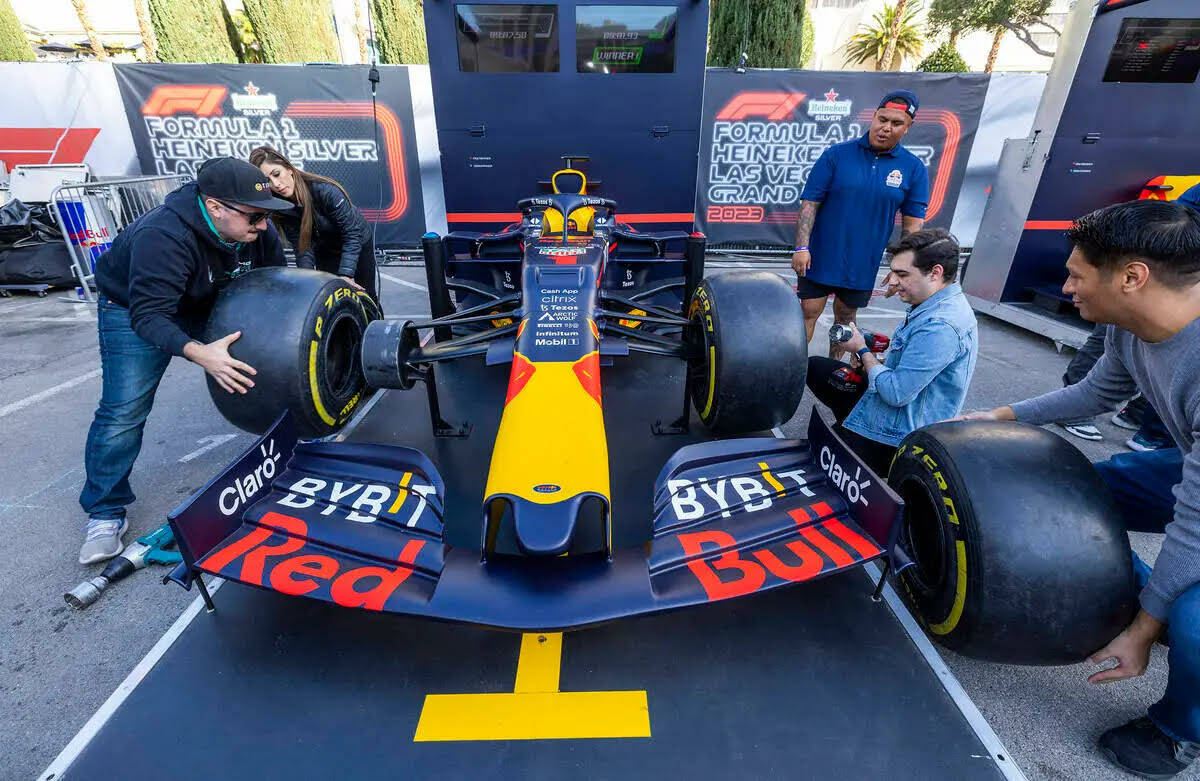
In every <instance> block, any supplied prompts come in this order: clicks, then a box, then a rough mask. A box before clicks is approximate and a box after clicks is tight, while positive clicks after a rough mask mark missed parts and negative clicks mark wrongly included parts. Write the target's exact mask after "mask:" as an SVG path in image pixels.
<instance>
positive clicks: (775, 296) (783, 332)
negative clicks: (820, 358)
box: [688, 271, 808, 435]
mask: <svg viewBox="0 0 1200 781" xmlns="http://www.w3.org/2000/svg"><path fill="white" fill-rule="evenodd" d="M688 317H689V319H690V320H692V321H693V323H694V324H695V325H694V326H693V332H694V334H695V335H696V339H697V343H699V344H702V346H703V350H702V351H701V354H700V357H698V358H696V359H693V360H692V361H691V363H690V365H689V372H690V374H691V381H692V403H693V405H694V406H695V408H696V411H697V412H698V413H699V414H700V419H701V421H703V423H704V425H705V426H707V427H708V428H710V429H711V430H712V431H714V432H716V433H717V434H722V435H734V434H748V433H752V432H756V431H767V430H769V429H771V428H774V427H775V426H778V425H780V424H782V423H785V422H787V421H788V420H790V419H791V417H792V416H793V415H794V414H796V408H797V407H798V406H799V405H800V399H801V397H802V396H803V395H804V376H805V373H806V372H807V371H808V343H807V341H806V338H805V336H806V334H805V330H804V312H803V310H802V309H801V308H800V302H799V301H797V300H796V295H795V292H794V291H793V290H792V288H791V286H790V285H788V284H787V283H786V282H784V281H783V279H781V278H780V277H779V276H778V275H777V274H772V273H771V272H768V271H731V272H728V273H725V274H719V275H716V276H712V277H708V278H706V279H705V280H703V281H702V282H701V283H700V285H699V286H698V287H697V288H696V292H695V294H694V295H693V296H692V300H691V303H690V304H689V306H688ZM710 372H711V373H710Z"/></svg>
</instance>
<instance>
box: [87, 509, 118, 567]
mask: <svg viewBox="0 0 1200 781" xmlns="http://www.w3.org/2000/svg"><path fill="white" fill-rule="evenodd" d="M127 531H129V521H126V520H125V519H123V518H122V519H117V518H107V519H103V520H101V519H96V518H93V519H91V520H89V521H88V527H87V537H86V538H84V541H83V547H82V548H80V549H79V563H80V564H95V563H96V562H98V561H106V560H108V559H112V558H116V557H117V556H119V555H121V551H123V550H125V543H124V542H122V541H121V535H122V534H124V533H125V532H127Z"/></svg>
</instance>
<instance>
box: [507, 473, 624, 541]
mask: <svg viewBox="0 0 1200 781" xmlns="http://www.w3.org/2000/svg"><path fill="white" fill-rule="evenodd" d="M539 487H541V486H539ZM599 498H600V497H597V496H596V495H595V494H590V493H582V494H577V495H575V496H572V497H568V498H566V499H564V500H562V501H559V502H550V503H547V504H542V503H539V502H531V501H529V500H527V499H522V498H520V497H517V496H513V495H511V494H508V495H505V496H504V499H505V500H506V501H507V502H508V507H509V510H510V512H511V513H512V523H513V536H514V537H515V538H516V543H517V547H518V549H519V550H520V551H521V553H522V554H524V555H526V556H561V555H562V554H564V553H566V552H567V551H568V550H570V551H572V552H574V553H579V552H580V551H581V546H582V548H583V549H586V550H595V549H607V546H606V545H605V544H604V543H600V544H598V545H593V543H595V540H593V539H592V538H593V537H595V536H596V535H597V532H598V529H596V528H592V527H594V526H595V527H600V526H602V525H603V524H604V523H605V518H606V516H607V502H604V501H600V502H599V504H597V503H596V501H595V500H596V499H599ZM589 499H591V500H592V501H589ZM600 536H601V537H605V536H606V535H604V534H602V533H601V534H600Z"/></svg>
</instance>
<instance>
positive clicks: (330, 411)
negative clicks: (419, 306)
mask: <svg viewBox="0 0 1200 781" xmlns="http://www.w3.org/2000/svg"><path fill="white" fill-rule="evenodd" d="M380 316H381V313H380V311H379V308H378V306H377V305H376V304H375V302H374V301H372V300H371V297H370V296H368V295H367V294H366V293H361V292H358V291H356V290H355V289H354V288H353V287H351V286H350V285H349V284H347V283H346V281H345V280H343V279H341V278H340V277H336V276H334V275H333V274H327V273H325V272H323V271H311V270H308V269H295V268H264V269H258V270H255V271H251V272H249V273H247V274H244V275H242V276H240V277H238V278H237V279H235V280H234V281H233V282H231V283H230V284H229V286H228V287H226V288H225V289H224V290H223V291H222V292H221V294H220V296H219V297H218V298H217V302H216V304H215V305H214V307H213V310H212V314H211V315H210V316H209V319H208V325H207V328H206V330H205V341H206V342H212V341H214V340H216V339H220V338H221V337H223V336H227V335H228V334H231V333H233V332H235V331H241V332H242V335H241V337H240V338H238V339H237V341H235V342H234V343H233V344H231V345H230V347H229V354H230V355H232V356H233V357H234V358H236V359H238V360H239V361H244V362H246V363H248V364H250V365H251V366H253V367H254V368H255V370H256V371H257V372H258V373H257V374H256V375H254V378H253V379H254V387H253V388H251V389H250V390H249V391H248V392H247V393H245V394H244V395H243V394H240V393H229V392H227V391H225V390H223V389H222V388H221V387H220V386H219V385H217V383H216V382H215V381H214V380H213V378H212V377H208V378H207V379H208V392H209V395H211V396H212V399H213V402H214V403H215V404H216V405H217V409H218V410H219V411H220V412H221V414H222V415H223V416H224V417H225V419H226V420H228V421H229V422H230V423H232V424H233V425H235V426H237V427H238V428H240V429H243V430H245V431H250V432H252V433H255V434H260V433H262V432H264V431H266V430H267V429H268V428H269V427H270V426H271V424H272V423H273V422H274V421H275V419H276V418H278V417H279V415H280V414H281V413H282V412H283V411H284V410H291V411H292V418H293V420H294V421H295V424H296V429H297V433H298V435H299V436H300V437H302V438H304V439H314V438H317V437H324V436H328V435H330V434H333V433H335V432H336V431H338V430H339V429H340V428H341V427H342V426H343V425H345V423H346V421H347V420H349V419H350V416H351V415H352V414H353V413H354V411H355V410H356V409H357V408H358V405H359V404H360V403H361V402H362V401H363V400H364V398H365V396H366V392H367V389H366V385H365V382H364V381H363V374H362V367H361V365H360V361H359V353H360V350H361V347H362V338H363V333H364V332H365V331H366V328H367V324H368V323H370V322H371V321H372V320H375V319H378V318H379V317H380Z"/></svg>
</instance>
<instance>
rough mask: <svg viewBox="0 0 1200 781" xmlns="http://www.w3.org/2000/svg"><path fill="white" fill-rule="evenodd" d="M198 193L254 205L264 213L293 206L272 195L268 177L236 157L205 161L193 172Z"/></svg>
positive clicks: (221, 199) (220, 199)
mask: <svg viewBox="0 0 1200 781" xmlns="http://www.w3.org/2000/svg"><path fill="white" fill-rule="evenodd" d="M196 186H197V187H198V188H199V189H200V194H201V195H205V196H208V197H209V198H216V199H217V200H219V201H229V202H230V203H237V204H241V205H242V206H257V207H258V208H260V209H266V210H267V211H273V212H278V211H288V210H290V209H294V208H295V207H296V205H295V204H294V203H292V202H291V201H285V200H283V199H282V198H276V197H275V196H274V195H272V194H271V185H270V183H269V182H268V181H267V177H266V176H264V175H263V172H262V171H260V170H258V168H257V167H255V166H254V165H251V164H250V163H247V162H246V161H245V160H238V159H237V158H236V157H214V158H212V159H211V160H205V161H204V163H203V164H202V165H201V166H200V169H199V170H198V171H196Z"/></svg>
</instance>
